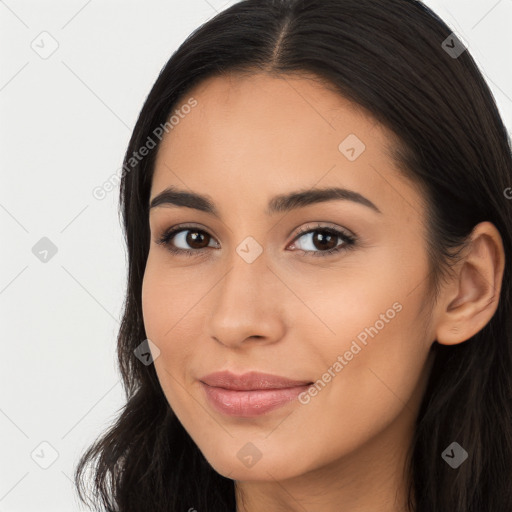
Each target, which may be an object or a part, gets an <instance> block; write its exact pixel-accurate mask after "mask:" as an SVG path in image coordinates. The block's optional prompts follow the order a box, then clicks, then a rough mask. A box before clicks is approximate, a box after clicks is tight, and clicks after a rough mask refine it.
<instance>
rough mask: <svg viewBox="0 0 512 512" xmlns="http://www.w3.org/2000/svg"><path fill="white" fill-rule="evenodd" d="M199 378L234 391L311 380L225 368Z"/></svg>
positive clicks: (300, 384) (299, 384)
mask: <svg viewBox="0 0 512 512" xmlns="http://www.w3.org/2000/svg"><path fill="white" fill-rule="evenodd" d="M199 380H200V381H201V382H204V383H205V384H208V385H209V386H213V387H216V388H224V389H231V390H235V391H254V390H259V389H283V388H293V387H297V386H305V385H306V384H312V382H311V381H308V380H293V379H288V378H286V377H281V376H279V375H273V374H271V373H262V372H255V371H252V372H247V373H244V374H242V375H236V374H235V373H232V372H230V371H227V370H225V371H222V372H214V373H210V374H208V375H205V376H204V377H202V378H201V379H199Z"/></svg>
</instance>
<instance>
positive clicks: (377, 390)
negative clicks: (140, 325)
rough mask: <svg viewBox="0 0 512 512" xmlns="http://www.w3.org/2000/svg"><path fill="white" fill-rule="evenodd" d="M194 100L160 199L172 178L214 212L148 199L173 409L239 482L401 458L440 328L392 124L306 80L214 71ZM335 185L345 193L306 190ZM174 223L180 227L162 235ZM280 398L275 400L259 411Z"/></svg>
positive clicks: (173, 140)
mask: <svg viewBox="0 0 512 512" xmlns="http://www.w3.org/2000/svg"><path fill="white" fill-rule="evenodd" d="M191 97H193V98H194V99H195V101H196V102H197V104H196V103H195V102H193V101H190V102H189V103H188V104H189V105H192V104H194V105H195V106H193V107H191V108H188V107H186V108H181V109H180V108H179V106H178V107H177V110H178V111H179V115H177V117H176V118H174V124H173V128H172V129H171V130H169V132H168V133H167V134H166V135H165V137H164V138H163V140H162V143H161V146H160V148H159V151H158V155H157V160H156V166H155V173H154V177H153V182H152V188H151V198H150V202H151V201H152V200H153V199H154V198H155V197H157V196H158V195H159V194H161V193H162V192H163V191H164V190H165V189H166V188H168V187H172V188H173V189H174V192H176V191H181V192H186V193H188V194H199V195H201V196H205V197H206V198H207V199H208V201H209V202H210V203H211V205H213V208H210V210H214V211H215V214H214V213H212V211H206V208H204V206H205V203H204V202H203V203H197V202H196V206H197V207H194V205H192V204H190V203H188V204H189V206H188V207H187V206H185V205H184V204H185V202H186V201H185V200H186V198H185V199H183V198H181V199H180V198H179V196H175V199H174V200H173V199H172V198H171V197H170V196H169V197H168V199H169V202H165V201H164V202H160V204H159V205H158V206H154V207H152V208H151V209H150V229H151V244H150V250H149V256H148V260H147V265H146V270H145V274H144V281H143V292H142V300H143V315H144V324H145V328H146V334H147V336H148V339H149V340H151V341H152V342H153V343H154V344H155V345H156V346H157V347H158V349H159V351H160V352H159V355H158V356H157V357H156V359H155V363H154V364H155V369H156V372H157V375H158V378H159V380H160V383H161V386H162V389H163V391H164V393H165V396H166V398H167V400H168V402H169V404H170V406H171V407H172V409H173V410H174V411H175V413H176V415H177V416H178V418H179V420H180V421H181V423H182V424H183V426H184V428H185V429H186V430H187V431H188V433H189V434H190V436H191V437H192V438H193V440H194V441H195V443H196V444H197V445H198V447H199V449H200V450H201V451H202V452H203V454H204V456H205V457H206V459H207V460H208V461H209V462H210V464H211V465H212V466H213V467H214V468H215V470H216V471H217V472H219V473H220V474H222V475H224V476H228V477H229V478H232V479H235V480H273V479H277V480H283V479H286V478H291V477H295V476H299V475H304V474H305V473H307V472H312V471H314V470H321V469H322V468H327V467H330V468H334V467H336V466H338V469H339V470H341V468H342V467H343V464H348V462H349V461H350V471H351V472H352V474H353V475H356V474H357V471H358V470H359V466H358V462H357V461H361V460H363V459H364V460H365V462H366V465H365V466H364V468H365V469H363V466H361V467H360V471H361V472H362V471H368V462H371V464H372V465H373V464H374V465H375V467H377V466H378V464H379V463H378V461H379V460H383V461H388V462H389V458H390V457H393V458H394V459H399V458H400V456H401V454H403V450H404V449H405V447H406V446H407V445H408V442H409V439H410V436H411V435H412V432H413V424H414V420H415V416H416V413H417V408H418V406H419V402H420V399H421V396H422V394H423V391H424V389H425V388H424V387H425V383H426V378H427V376H428V372H429V369H430V366H429V363H430V362H431V360H430V359H429V358H428V356H429V350H430V347H431V344H432V342H433V340H434V339H435V335H434V328H433V326H432V324H431V323H429V321H428V320H427V318H428V313H429V312H428V310H427V309H426V307H425V305H426V299H427V284H428V280H427V276H428V261H427V252H426V242H425V236H426V233H425V229H424V211H425V210H424V203H423V200H422V195H421V193H420V192H419V191H418V190H417V189H416V188H415V187H413V186H412V184H410V183H409V182H408V181H406V180H405V178H404V177H403V176H402V175H400V174H399V173H398V171H397V169H396V167H395V165H394V163H393V161H392V160H391V159H390V157H389V156H388V154H387V153H386V147H385V146H386V144H389V143H390V142H391V138H390V135H389V134H388V133H387V132H386V131H385V130H384V128H382V127H381V126H380V125H378V124H377V123H376V122H375V121H374V120H373V119H372V118H370V117H366V116H364V115H363V114H362V113H361V112H360V111H358V110H357V109H355V108H354V106H353V105H352V104H351V103H349V102H348V101H347V100H345V99H344V98H342V97H340V96H339V95H337V94H335V93H334V92H331V91H329V90H327V89H325V88H324V87H322V86H321V85H320V84H319V83H317V82H314V81H312V80H308V79H306V78H297V77H295V78H292V77H287V78H286V79H284V78H271V77H269V76H266V75H263V74H262V75H257V76H252V77H250V78H241V77H236V76H231V77H227V76H225V77H217V78H213V79H209V80H207V81H205V82H203V83H202V84H200V85H199V86H197V87H196V88H195V89H194V90H193V91H192V92H191V94H189V95H188V96H187V97H186V98H185V100H184V101H183V102H182V105H185V104H187V101H188V100H189V99H190V98H191ZM177 120H178V121H177ZM334 187H336V188H340V189H346V190H347V191H350V192H349V193H348V192H347V193H345V194H343V193H339V194H338V195H336V194H334V195H332V196H331V197H330V199H324V200H315V197H316V199H319V198H320V197H321V196H320V195H319V194H318V195H316V196H314V195H313V196H311V197H310V195H309V194H311V193H313V192H314V191H319V190H324V189H327V188H334ZM299 192H300V193H305V194H306V196H305V197H304V198H302V199H301V198H300V197H299V198H298V199H296V200H286V199H285V198H286V197H287V196H289V195H290V194H296V193H299ZM189 199H190V197H189ZM357 199H359V200H357ZM172 201H174V202H172ZM372 205H374V206H372ZM272 207H274V208H272ZM174 227H182V228H183V231H181V232H179V233H177V234H175V235H174V236H172V237H170V238H169V239H168V246H167V247H166V246H165V245H163V244H158V243H157V241H158V240H159V239H160V238H161V237H162V235H163V234H164V233H165V231H167V230H169V229H170V228H174ZM185 227H186V229H184V228H185ZM329 230H330V231H329ZM170 248H175V249H177V250H181V251H186V250H189V251H193V252H192V254H191V255H187V254H185V252H178V253H173V252H171V250H170ZM336 248H337V249H339V250H338V251H337V252H330V253H329V252H328V251H329V250H330V249H336ZM141 341H142V340H141ZM223 370H228V371H230V372H232V373H234V374H237V375H240V374H245V373H247V372H251V371H257V372H265V373H269V374H273V375H277V376H281V377H285V378H288V379H293V380H297V381H301V382H305V383H313V384H312V385H310V386H308V385H305V386H303V387H302V388H299V389H293V390H291V391H290V390H288V391H283V390H281V391H280V392H270V391H268V390H267V391H260V392H256V391H245V392H242V391H231V392H226V391H222V390H220V389H219V388H216V389H214V388H212V387H208V386H207V385H206V384H203V383H202V382H201V380H202V379H203V378H205V376H207V375H208V374H210V373H212V372H218V371H223ZM235 387H236V386H235ZM272 387H273V385H272ZM208 389H209V390H210V391H211V392H212V393H211V394H212V395H215V396H216V397H217V400H218V401H220V403H221V405H220V406H215V405H214V403H213V401H212V400H211V399H210V398H209V396H210V393H207V392H206V390H208ZM252 389H254V387H253V388H252ZM299 392H300V394H299ZM272 393H273V395H272ZM270 395H272V396H270ZM269 396H270V398H269ZM285 396H288V397H289V398H290V400H288V401H284V399H283V397H285ZM273 398H276V399H277V401H278V402H279V406H278V407H274V408H270V409H269V408H268V407H267V408H265V407H266V406H268V405H269V403H270V404H274V405H275V404H276V402H273V401H272V400H273ZM281 399H283V400H281ZM222 404H224V405H223V406H222ZM258 406H259V407H258ZM375 457H377V458H375ZM379 457H380V458H379ZM388 467H389V466H388Z"/></svg>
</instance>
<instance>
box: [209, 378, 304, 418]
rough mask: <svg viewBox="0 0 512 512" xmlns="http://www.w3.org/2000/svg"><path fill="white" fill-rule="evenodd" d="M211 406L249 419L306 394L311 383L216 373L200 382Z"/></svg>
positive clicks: (224, 412)
mask: <svg viewBox="0 0 512 512" xmlns="http://www.w3.org/2000/svg"><path fill="white" fill-rule="evenodd" d="M200 383H201V387H202V388H203V391H204V393H205V396H206V399H207V401H208V403H209V404H210V406H211V407H212V408H213V409H214V410H216V411H217V412H220V413H222V414H225V415H228V416H237V417H244V418H250V417H255V416H259V415H262V414H265V413H268V412H270V411H273V410H275V409H278V408H280V407H283V406H284V405H286V404H289V403H291V402H294V401H295V402H296V399H297V397H298V395H300V393H302V392H304V391H306V390H307V389H308V388H309V386H310V385H312V384H313V382H311V381H305V380H302V381H300V380H294V379H289V378H286V377H280V376H276V375H272V374H265V373H261V372H249V373H246V374H243V375H238V376H237V375H235V374H233V373H231V372H217V373H214V374H210V375H207V376H206V377H203V378H202V379H200Z"/></svg>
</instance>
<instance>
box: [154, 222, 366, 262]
mask: <svg viewBox="0 0 512 512" xmlns="http://www.w3.org/2000/svg"><path fill="white" fill-rule="evenodd" d="M301 239H304V242H300V243H299V244H298V245H299V246H298V247H297V241H300V240H301ZM212 240H213V238H212V237H211V235H210V234H209V233H207V232H206V231H205V230H203V229H200V228H198V227H196V226H183V225H182V226H178V227H174V228H171V229H168V230H167V231H165V232H164V233H163V234H162V235H161V237H160V238H159V239H158V240H157V241H156V243H157V244H159V245H164V246H165V247H166V248H167V249H168V250H169V251H170V252H171V253H174V254H178V255H184V256H197V255H199V254H201V253H202V252H203V251H204V250H205V249H206V248H208V247H211V245H210V242H211V241H212ZM356 240H357V238H356V237H355V236H354V235H353V234H351V233H349V232H345V231H341V230H338V229H335V228H332V227H327V226H322V225H317V226H316V227H309V229H308V228H303V229H301V230H299V235H297V236H296V237H295V239H294V240H293V243H292V245H291V246H292V247H294V246H295V247H294V248H298V249H300V250H302V251H303V253H304V255H312V256H329V255H332V254H334V253H337V252H339V251H342V250H348V249H350V248H352V247H353V246H354V245H355V244H356ZM339 241H341V243H338V242H339ZM179 245H182V247H179ZM187 245H188V246H189V247H191V249H188V248H187ZM177 246H178V247H177ZM214 247H215V248H219V245H218V244H216V245H214ZM315 249H319V250H315Z"/></svg>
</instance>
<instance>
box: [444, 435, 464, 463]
mask: <svg viewBox="0 0 512 512" xmlns="http://www.w3.org/2000/svg"><path fill="white" fill-rule="evenodd" d="M441 457H442V458H443V460H444V461H445V462H446V463H447V464H448V465H450V466H451V467H452V468H453V469H457V468H458V467H459V466H460V465H461V464H462V463H463V462H464V461H465V460H466V459H467V458H468V452H467V451H466V450H464V448H462V446H461V445H460V444H459V443H457V442H455V441H454V442H453V443H452V444H450V445H449V446H448V447H447V448H446V449H445V450H444V452H443V453H442V454H441Z"/></svg>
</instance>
